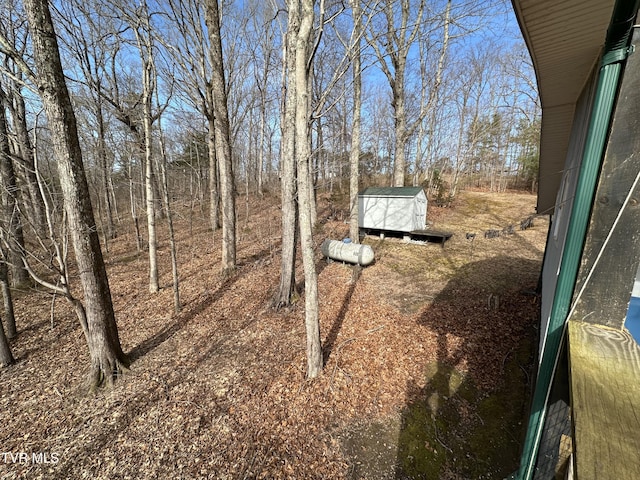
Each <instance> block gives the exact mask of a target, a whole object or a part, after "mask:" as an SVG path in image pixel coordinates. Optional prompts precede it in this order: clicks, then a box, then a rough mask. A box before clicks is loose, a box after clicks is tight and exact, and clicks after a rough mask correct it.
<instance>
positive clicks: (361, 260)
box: [320, 239, 373, 267]
mask: <svg viewBox="0 0 640 480" xmlns="http://www.w3.org/2000/svg"><path fill="white" fill-rule="evenodd" d="M320 249H321V250H322V254H323V255H324V256H325V257H329V258H331V259H333V260H340V261H342V262H349V263H357V264H358V265H362V266H363V267H365V266H367V265H370V264H371V263H373V249H372V248H371V247H370V246H369V245H361V244H359V243H345V242H341V241H340V240H329V239H326V240H325V241H324V242H322V246H321V247H320Z"/></svg>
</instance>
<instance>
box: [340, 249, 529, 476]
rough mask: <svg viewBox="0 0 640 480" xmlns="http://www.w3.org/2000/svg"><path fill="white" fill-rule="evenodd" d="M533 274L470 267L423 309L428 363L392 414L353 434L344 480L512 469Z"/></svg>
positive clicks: (510, 263)
mask: <svg viewBox="0 0 640 480" xmlns="http://www.w3.org/2000/svg"><path fill="white" fill-rule="evenodd" d="M539 268H540V263H539V262H535V261H531V260H526V259H514V258H510V257H506V256H501V257H496V258H492V259H490V260H483V261H479V262H474V263H471V264H469V265H467V266H465V267H463V268H461V269H460V270H459V271H458V273H457V275H456V276H455V277H454V278H453V279H451V280H450V281H449V282H448V283H447V285H446V286H445V288H444V289H443V290H442V291H441V292H440V293H439V294H438V295H437V297H436V298H435V299H434V301H433V302H432V303H430V304H429V305H427V306H425V307H424V308H423V310H422V311H421V312H420V313H419V315H418V319H417V322H418V324H419V325H420V326H423V327H427V329H428V330H429V331H430V332H431V334H432V335H434V336H435V339H436V344H437V356H436V361H435V362H433V363H431V364H427V365H425V366H424V375H425V378H424V381H417V382H416V381H412V382H410V383H409V384H408V385H407V392H406V398H407V404H406V406H405V408H404V409H403V410H402V412H401V413H400V415H398V416H396V417H395V418H389V419H387V420H386V421H384V422H376V423H371V424H368V425H366V426H363V427H362V428H361V430H357V431H355V432H354V433H353V435H352V437H351V438H350V439H349V441H348V442H347V444H346V445H345V450H346V453H347V455H349V456H351V458H352V459H353V462H352V465H351V473H350V477H351V478H358V479H359V478H395V479H429V480H434V479H481V478H482V479H492V478H499V479H502V478H505V477H506V476H507V475H509V474H510V473H512V472H513V471H515V470H516V469H517V467H518V461H519V455H520V449H521V444H522V442H521V439H522V437H523V435H524V428H525V426H526V418H527V415H528V408H529V403H528V402H529V396H530V388H531V368H532V364H533V359H534V354H535V345H536V341H537V339H536V331H535V327H534V326H535V325H536V323H537V319H538V316H539V313H538V310H539V306H538V299H537V297H535V295H532V290H535V287H536V284H537V281H538V272H539ZM423 331H424V330H423ZM363 452H364V453H363ZM365 457H366V458H365ZM369 457H371V458H369Z"/></svg>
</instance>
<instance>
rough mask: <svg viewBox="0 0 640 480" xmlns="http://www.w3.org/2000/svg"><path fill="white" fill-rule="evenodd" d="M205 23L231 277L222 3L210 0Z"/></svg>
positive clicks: (232, 227)
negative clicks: (221, 23) (221, 19)
mask: <svg viewBox="0 0 640 480" xmlns="http://www.w3.org/2000/svg"><path fill="white" fill-rule="evenodd" d="M205 22H206V24H207V30H208V33H209V45H210V48H211V51H210V55H211V92H212V95H213V107H214V115H215V124H214V127H215V142H216V157H217V160H218V165H219V168H220V193H221V197H222V266H221V269H222V273H223V275H228V274H230V273H231V272H232V271H233V270H235V268H236V204H235V180H234V176H233V159H232V157H231V131H230V127H229V113H228V110H227V90H226V83H225V72H224V62H223V58H222V38H221V36H220V14H219V12H218V0H207V3H206V15H205Z"/></svg>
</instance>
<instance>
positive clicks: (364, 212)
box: [358, 187, 427, 232]
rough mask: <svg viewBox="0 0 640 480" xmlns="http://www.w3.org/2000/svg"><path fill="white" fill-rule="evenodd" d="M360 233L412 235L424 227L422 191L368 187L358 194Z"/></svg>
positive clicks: (425, 222)
mask: <svg viewBox="0 0 640 480" xmlns="http://www.w3.org/2000/svg"><path fill="white" fill-rule="evenodd" d="M358 225H359V227H360V228H362V229H370V230H388V231H393V232H414V231H416V230H424V229H425V228H426V225H427V196H426V195H425V193H424V190H423V189H422V187H369V188H367V189H365V190H363V191H362V192H360V193H359V194H358Z"/></svg>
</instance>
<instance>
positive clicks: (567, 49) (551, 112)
mask: <svg viewBox="0 0 640 480" xmlns="http://www.w3.org/2000/svg"><path fill="white" fill-rule="evenodd" d="M512 3H513V8H514V10H515V13H516V17H517V18H518V22H519V23H520V29H521V30H522V34H523V36H524V39H525V42H526V43H527V47H528V48H529V52H530V53H531V58H532V60H533V65H534V68H535V71H536V79H537V82H538V89H539V92H540V101H541V104H542V133H541V139H540V173H539V177H540V182H539V188H538V212H539V213H548V212H550V211H552V210H553V207H554V204H555V200H556V196H557V193H558V189H559V188H560V181H561V178H562V173H563V169H564V164H565V160H566V157H567V149H568V146H569V136H570V134H571V125H572V123H573V115H574V110H575V106H576V103H577V101H578V98H579V96H580V93H581V92H582V89H583V88H584V86H585V84H586V82H587V80H588V78H589V76H590V75H591V72H592V70H593V67H594V65H595V64H596V62H597V61H598V59H599V57H600V52H601V50H602V47H603V45H604V42H605V39H606V35H607V28H608V26H609V23H610V21H611V17H612V13H613V7H614V4H615V1H614V0H512Z"/></svg>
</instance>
